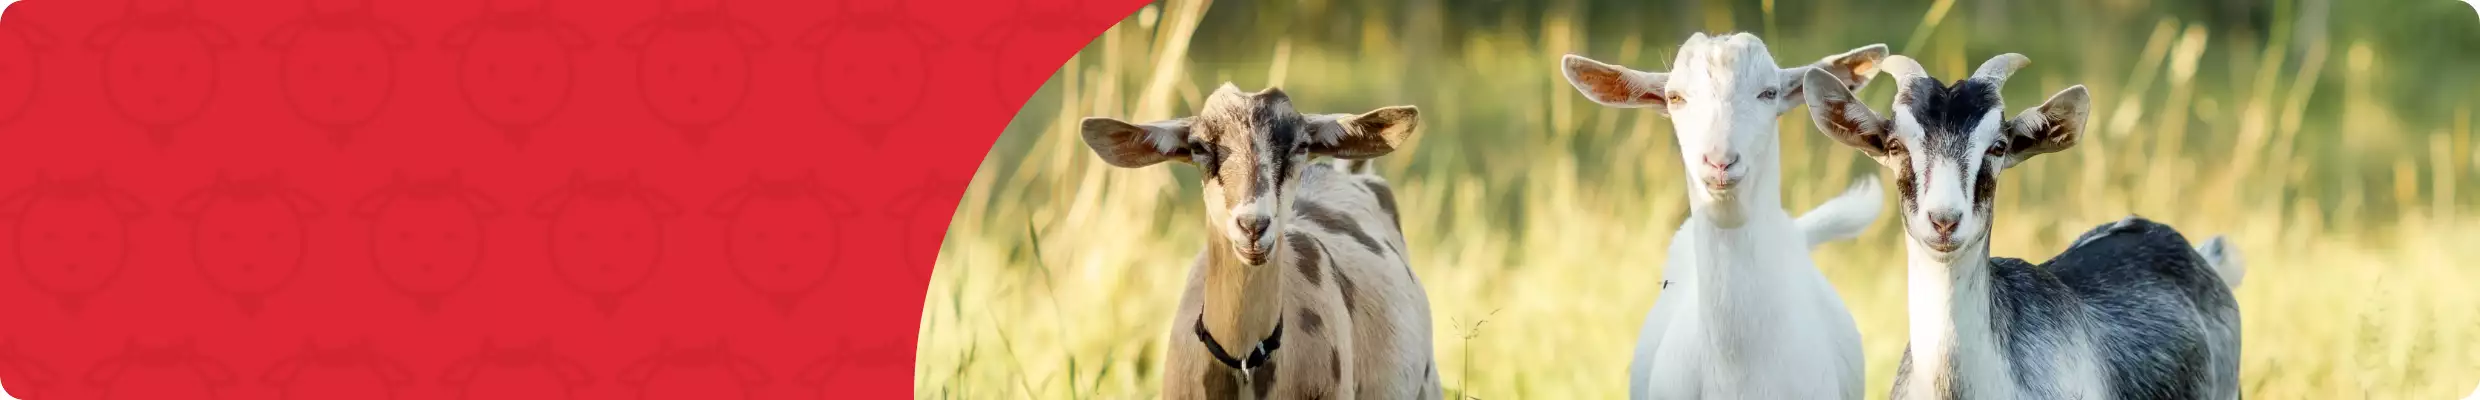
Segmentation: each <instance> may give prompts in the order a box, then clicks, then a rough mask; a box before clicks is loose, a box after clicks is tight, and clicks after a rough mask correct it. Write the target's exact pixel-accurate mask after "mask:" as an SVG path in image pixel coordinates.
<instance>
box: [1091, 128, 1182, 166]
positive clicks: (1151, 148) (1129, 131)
mask: <svg viewBox="0 0 2480 400" xmlns="http://www.w3.org/2000/svg"><path fill="white" fill-rule="evenodd" d="M1188 124H1189V119H1188V118H1180V119H1173V120H1164V121H1155V122H1148V123H1145V124H1130V123H1127V122H1124V121H1120V120H1116V119H1110V118H1101V117H1093V118H1086V119H1085V123H1084V127H1085V147H1090V148H1093V149H1094V155H1095V156H1099V157H1102V162H1105V163H1110V164H1111V166H1115V167H1120V168H1137V167H1144V166H1149V165H1154V164H1159V163H1162V162H1163V161H1168V160H1187V159H1188V149H1187V147H1188V146H1187V145H1188Z"/></svg>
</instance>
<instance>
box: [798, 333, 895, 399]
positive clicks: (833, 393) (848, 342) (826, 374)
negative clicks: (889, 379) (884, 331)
mask: <svg viewBox="0 0 2480 400" xmlns="http://www.w3.org/2000/svg"><path fill="white" fill-rule="evenodd" d="M852 342H853V340H852V338H849V337H848V338H842V339H837V340H836V343H835V351H834V352H833V353H829V354H827V355H825V356H823V357H819V358H818V360H817V361H813V362H811V363H810V364H809V366H807V367H802V368H801V384H803V385H807V386H810V387H813V388H817V389H818V398H820V399H831V398H837V396H838V395H839V394H840V393H841V392H839V391H837V390H835V388H838V387H843V386H848V385H851V384H852V382H859V381H862V380H864V379H870V378H866V377H853V376H850V375H849V374H848V373H850V372H855V371H860V370H882V371H883V370H888V369H893V368H902V367H903V366H906V365H911V364H912V356H913V349H912V347H911V346H901V344H902V343H900V342H898V343H888V344H883V345H877V346H870V347H860V346H854V345H853V344H852Z"/></svg>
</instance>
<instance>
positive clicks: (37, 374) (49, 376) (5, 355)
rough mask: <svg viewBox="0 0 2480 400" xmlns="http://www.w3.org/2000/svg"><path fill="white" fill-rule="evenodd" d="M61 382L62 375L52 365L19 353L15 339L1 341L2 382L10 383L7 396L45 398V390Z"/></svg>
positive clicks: (0, 374) (0, 367)
mask: <svg viewBox="0 0 2480 400" xmlns="http://www.w3.org/2000/svg"><path fill="white" fill-rule="evenodd" d="M59 381H60V374H58V373H56V372H54V371H53V370H52V367H51V366H50V365H46V364H44V363H43V362H41V361H36V360H34V359H32V358H29V357H27V356H26V355H25V354H23V353H19V352H18V351H17V340H16V339H15V338H10V339H0V382H9V383H8V388H7V389H6V390H5V393H6V395H7V396H10V397H17V398H23V399H39V398H45V397H43V395H44V394H45V393H47V392H45V390H48V389H51V387H52V385H53V384H55V383H59Z"/></svg>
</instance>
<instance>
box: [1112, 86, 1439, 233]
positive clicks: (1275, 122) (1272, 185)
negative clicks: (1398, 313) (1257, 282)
mask: <svg viewBox="0 0 2480 400" xmlns="http://www.w3.org/2000/svg"><path fill="white" fill-rule="evenodd" d="M1418 124H1419V111H1418V110H1416V109H1414V108H1412V107H1402V106H1399V107H1387V108H1380V109H1378V110H1376V111H1370V112H1368V113H1363V114H1357V115H1355V114H1314V115H1309V114H1301V113H1300V112H1297V111H1294V110H1293V109H1292V102H1291V96H1290V95H1288V94H1285V93H1284V92H1283V91H1282V90H1281V89H1266V90H1264V91H1260V92H1256V93H1244V92H1241V91H1240V89H1239V88H1237V87H1233V86H1231V85H1228V84H1226V85H1224V86H1223V87H1221V88H1219V89H1216V90H1215V92H1214V94H1213V95H1212V96H1209V98H1207V99H1206V101H1205V104H1203V105H1202V106H1201V107H1200V109H1199V110H1198V112H1197V115H1196V116H1194V117H1188V118H1180V119H1173V120H1166V121H1157V122H1151V123H1145V124H1130V123H1127V122H1122V121H1119V120H1113V119H1108V118H1087V119H1086V120H1085V122H1084V139H1085V145H1086V146H1087V147H1090V148H1092V149H1093V151H1094V154H1095V155H1096V156H1098V157H1101V158H1102V159H1103V161H1104V162H1107V163H1109V164H1111V165H1113V166H1118V167H1125V168H1136V167H1144V166H1149V165H1153V164H1158V163H1162V162H1164V161H1181V162H1185V163H1188V164H1190V165H1194V166H1196V167H1197V170H1198V178H1199V179H1200V180H1201V181H1203V182H1202V183H1203V185H1202V186H1203V187H1204V189H1205V190H1204V191H1205V196H1203V198H1204V199H1205V201H1206V206H1207V207H1206V209H1207V217H1208V218H1209V221H1212V222H1213V225H1214V228H1215V233H1217V235H1218V236H1220V237H1221V238H1222V239H1223V240H1226V241H1229V242H1230V245H1231V246H1229V247H1230V248H1231V250H1232V252H1233V253H1235V254H1233V255H1235V256H1238V258H1239V259H1240V260H1241V261H1244V262H1246V263H1247V264H1248V265H1261V264H1264V263H1265V262H1266V261H1267V260H1268V257H1267V256H1268V255H1269V254H1270V253H1273V250H1274V249H1275V247H1277V245H1279V244H1281V243H1282V240H1283V238H1282V237H1283V236H1284V234H1283V233H1284V226H1283V225H1284V222H1285V221H1286V220H1288V219H1289V216H1290V215H1289V214H1290V213H1291V208H1292V199H1293V198H1295V196H1296V195H1297V193H1294V192H1295V191H1297V188H1298V187H1299V185H1298V183H1297V182H1296V181H1297V179H1298V178H1299V177H1300V176H1301V172H1302V171H1304V170H1306V169H1309V168H1325V166H1323V164H1314V163H1311V161H1312V160H1313V159H1314V158H1316V157H1337V158H1345V159H1367V158H1371V157H1377V156H1381V155H1385V154H1387V153H1389V152H1392V151H1394V149H1395V148H1396V147H1397V146H1398V145H1400V144H1402V143H1403V142H1404V141H1405V140H1406V139H1408V138H1409V137H1410V136H1411V134H1412V132H1413V129H1414V128H1415V127H1416V126H1417V125H1418ZM1330 229H1333V228H1332V227H1330ZM1354 231H1357V230H1356V229H1355V230H1354ZM1366 235H1367V234H1366V233H1355V236H1356V237H1363V236H1366ZM1363 242H1364V243H1369V242H1371V241H1370V240H1366V239H1364V240H1363Z"/></svg>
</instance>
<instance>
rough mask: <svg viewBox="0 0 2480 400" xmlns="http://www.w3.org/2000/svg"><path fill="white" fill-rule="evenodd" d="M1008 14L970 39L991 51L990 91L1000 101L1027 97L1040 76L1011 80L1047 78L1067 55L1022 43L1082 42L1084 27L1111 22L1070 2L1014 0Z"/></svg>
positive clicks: (1088, 37) (1020, 100) (1036, 85)
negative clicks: (1046, 3)
mask: <svg viewBox="0 0 2480 400" xmlns="http://www.w3.org/2000/svg"><path fill="white" fill-rule="evenodd" d="M1010 15H1011V17H1010V18H1008V19H1007V20H1003V21H1000V22H999V23H997V24H992V25H990V27H988V28H985V29H987V30H984V31H982V33H981V36H979V37H976V38H974V41H973V46H974V47H975V48H978V49H981V50H984V51H989V52H991V56H992V57H993V58H994V59H993V60H992V63H991V64H990V65H991V66H992V68H994V69H993V70H992V71H991V81H990V82H991V93H992V94H995V95H997V96H998V97H997V99H998V100H999V102H1000V103H1003V104H1020V103H1023V102H1024V101H1025V99H1026V98H1028V97H1031V96H1032V95H1033V91H1034V90H1035V89H1038V88H1040V87H1041V86H1042V85H1041V83H1040V82H1042V80H1040V79H1037V80H1034V81H1033V82H1034V84H1033V86H1022V87H1021V88H1016V87H1011V86H1010V85H1011V84H1017V85H1021V84H1023V83H1024V82H1025V81H1024V80H1023V78H1022V77H1025V76H1039V77H1044V78H1047V77H1049V76H1050V73H1052V72H1055V71H1058V70H1059V66H1060V64H1063V63H1066V62H1067V60H1066V59H1063V58H1060V56H1059V55H1058V53H1055V52H1052V51H1050V50H1048V49H1043V48H1040V47H1036V46H1027V45H1024V43H1027V42H1032V41H1046V42H1059V41H1070V42H1077V43H1084V42H1086V41H1087V40H1089V39H1090V38H1091V36H1087V35H1088V34H1089V33H1087V32H1085V31H1083V29H1087V27H1090V26H1093V25H1108V24H1109V22H1110V21H1107V20H1106V21H1098V20H1097V19H1095V18H1089V17H1086V16H1084V15H1083V13H1082V12H1081V11H1080V10H1079V9H1078V8H1077V7H1073V5H1072V6H1070V7H1061V8H1043V7H1039V6H1035V5H1033V4H1032V2H1030V1H1019V2H1017V6H1016V12H1015V13H1013V14H1010Z"/></svg>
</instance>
